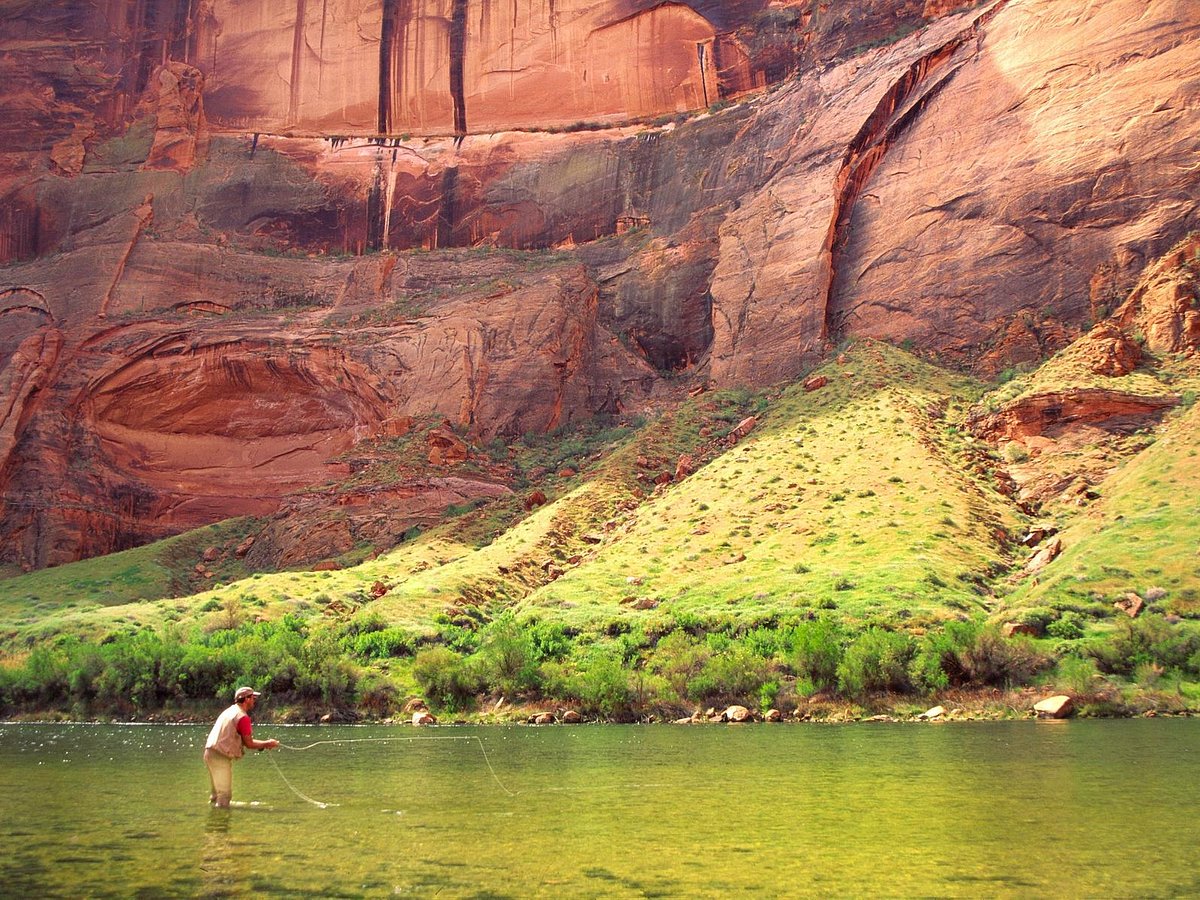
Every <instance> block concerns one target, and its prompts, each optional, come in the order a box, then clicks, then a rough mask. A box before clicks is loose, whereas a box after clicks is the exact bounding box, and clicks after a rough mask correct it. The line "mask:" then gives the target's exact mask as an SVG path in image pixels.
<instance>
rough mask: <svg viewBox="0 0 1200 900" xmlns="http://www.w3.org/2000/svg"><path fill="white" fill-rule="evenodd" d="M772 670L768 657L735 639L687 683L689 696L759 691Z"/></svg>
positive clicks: (729, 696) (720, 696)
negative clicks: (759, 654)
mask: <svg viewBox="0 0 1200 900" xmlns="http://www.w3.org/2000/svg"><path fill="white" fill-rule="evenodd" d="M710 637H711V635H710ZM771 674H772V667H771V664H770V663H769V662H768V661H767V660H765V659H763V658H762V657H761V656H758V655H757V654H755V653H754V651H753V650H751V649H750V648H749V647H747V646H746V645H745V644H742V643H735V644H732V645H731V646H729V647H728V648H727V649H725V650H722V651H720V652H717V653H713V654H712V655H710V656H709V657H708V659H706V660H705V661H704V663H703V664H702V665H701V667H700V671H699V672H697V673H696V675H695V676H694V677H693V678H692V679H690V680H689V681H688V683H687V697H688V699H690V700H696V701H704V700H712V699H722V700H741V699H745V698H748V697H752V696H754V695H755V694H757V693H758V691H759V688H761V687H762V686H763V684H764V683H766V682H767V680H768V679H769V678H770V676H771Z"/></svg>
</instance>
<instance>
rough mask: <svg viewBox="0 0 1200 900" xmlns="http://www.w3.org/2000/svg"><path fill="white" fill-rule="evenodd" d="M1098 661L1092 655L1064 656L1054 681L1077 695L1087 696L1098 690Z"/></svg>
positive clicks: (1059, 662) (1059, 663) (1055, 673)
mask: <svg viewBox="0 0 1200 900" xmlns="http://www.w3.org/2000/svg"><path fill="white" fill-rule="evenodd" d="M1096 676H1097V672H1096V661H1095V660H1093V659H1091V658H1090V657H1087V658H1085V657H1081V656H1075V655H1074V654H1071V655H1068V656H1064V657H1063V658H1062V659H1060V660H1059V661H1058V666H1057V668H1056V669H1055V672H1054V681H1055V683H1056V684H1058V685H1059V686H1060V687H1062V688H1064V689H1065V690H1066V691H1068V692H1069V693H1070V694H1071V695H1072V696H1075V697H1086V696H1088V695H1090V694H1093V693H1095V690H1096Z"/></svg>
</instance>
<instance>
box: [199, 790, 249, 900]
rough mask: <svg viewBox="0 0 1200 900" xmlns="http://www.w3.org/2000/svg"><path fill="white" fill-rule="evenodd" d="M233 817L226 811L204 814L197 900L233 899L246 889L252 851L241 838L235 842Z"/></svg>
mask: <svg viewBox="0 0 1200 900" xmlns="http://www.w3.org/2000/svg"><path fill="white" fill-rule="evenodd" d="M235 818H237V813H235V812H233V811H231V810H228V809H217V808H214V809H210V810H209V812H208V822H207V823H206V824H205V827H204V853H203V856H202V857H201V859H200V875H201V883H202V885H203V887H202V889H201V894H200V896H201V897H236V896H238V895H239V894H240V895H245V893H246V892H247V890H248V889H249V887H250V875H251V869H250V860H251V858H252V857H251V854H252V848H251V847H250V846H249V843H248V842H247V841H246V840H245V838H244V837H243V838H241V839H240V840H239V836H238V831H237V829H235V828H233V827H232V826H233V820H234V819H235ZM243 824H244V823H243Z"/></svg>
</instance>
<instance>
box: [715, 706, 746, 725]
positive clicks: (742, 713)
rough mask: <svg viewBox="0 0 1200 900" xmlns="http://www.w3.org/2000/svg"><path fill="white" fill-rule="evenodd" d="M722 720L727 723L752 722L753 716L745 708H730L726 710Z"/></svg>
mask: <svg viewBox="0 0 1200 900" xmlns="http://www.w3.org/2000/svg"><path fill="white" fill-rule="evenodd" d="M721 718H722V719H724V720H725V721H726V722H751V721H753V715H752V714H751V712H750V710H748V709H746V707H744V706H730V707H727V708H726V709H725V712H724V713H723V714H722V715H721Z"/></svg>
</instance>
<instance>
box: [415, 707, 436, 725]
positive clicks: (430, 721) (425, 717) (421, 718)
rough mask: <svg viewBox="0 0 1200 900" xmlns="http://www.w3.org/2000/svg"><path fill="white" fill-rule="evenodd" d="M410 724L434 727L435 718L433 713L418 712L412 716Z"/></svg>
mask: <svg viewBox="0 0 1200 900" xmlns="http://www.w3.org/2000/svg"><path fill="white" fill-rule="evenodd" d="M412 723H413V724H414V725H436V724H437V718H436V717H435V716H434V715H433V713H430V712H426V711H424V710H418V711H417V712H415V713H413V714H412Z"/></svg>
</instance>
